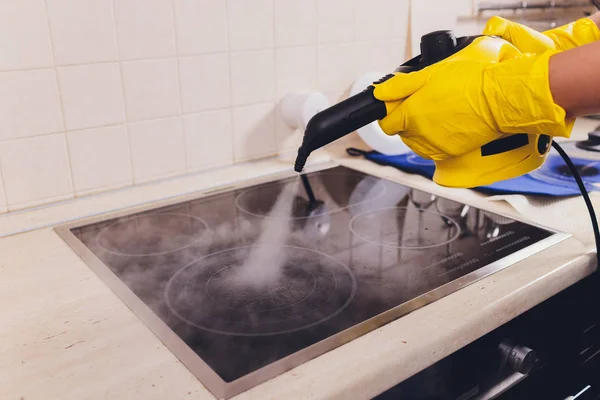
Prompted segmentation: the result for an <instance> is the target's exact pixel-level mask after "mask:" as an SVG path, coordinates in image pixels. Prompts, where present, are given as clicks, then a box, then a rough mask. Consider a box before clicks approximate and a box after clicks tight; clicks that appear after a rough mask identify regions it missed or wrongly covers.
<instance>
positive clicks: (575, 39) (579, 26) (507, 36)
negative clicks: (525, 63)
mask: <svg viewBox="0 0 600 400" xmlns="http://www.w3.org/2000/svg"><path fill="white" fill-rule="evenodd" d="M483 34H484V35H492V36H499V37H501V38H503V39H504V40H507V41H508V42H510V43H512V44H513V45H515V46H516V47H517V48H518V49H519V50H521V51H522V52H524V53H535V54H541V53H543V52H544V51H546V50H560V51H564V50H568V49H572V48H574V47H579V46H583V45H585V44H588V43H592V42H594V41H596V40H600V29H599V28H598V25H596V23H595V22H594V21H592V20H591V19H590V18H581V19H579V20H577V21H575V22H572V23H570V24H567V25H563V26H561V27H558V28H555V29H551V30H548V31H545V32H538V31H536V30H534V29H531V28H529V27H527V26H525V25H521V24H518V23H516V22H512V21H509V20H506V19H504V18H502V17H497V16H496V17H492V18H490V19H489V21H488V22H487V24H486V26H485V28H484V30H483Z"/></svg>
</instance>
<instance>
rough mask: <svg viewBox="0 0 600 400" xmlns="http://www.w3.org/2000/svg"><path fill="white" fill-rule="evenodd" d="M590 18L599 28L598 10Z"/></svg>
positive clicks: (599, 15)
mask: <svg viewBox="0 0 600 400" xmlns="http://www.w3.org/2000/svg"><path fill="white" fill-rule="evenodd" d="M590 19H591V20H592V21H594V22H595V23H596V25H598V28H600V12H597V13H596V14H594V15H592V16H591V17H590Z"/></svg>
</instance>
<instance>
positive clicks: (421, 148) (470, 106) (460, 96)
mask: <svg viewBox="0 0 600 400" xmlns="http://www.w3.org/2000/svg"><path fill="white" fill-rule="evenodd" d="M477 40H483V41H484V42H480V43H478V42H474V43H473V44H471V45H470V46H469V47H468V48H467V49H465V50H462V51H461V52H459V53H457V54H456V55H454V56H452V57H450V58H448V59H446V60H444V61H441V62H439V63H437V64H434V65H432V66H429V67H427V68H425V69H423V70H421V71H418V72H412V73H408V74H405V73H397V74H396V75H395V76H394V77H393V78H391V79H389V80H387V81H385V82H383V83H381V84H376V85H375V90H374V96H375V97H376V98H377V99H379V100H382V101H384V102H386V106H387V108H388V115H387V116H386V117H385V118H384V119H382V120H381V121H379V124H380V126H381V128H382V130H383V131H384V132H385V133H387V134H389V135H392V134H399V135H400V137H401V138H402V140H403V141H404V142H405V143H406V145H407V146H409V147H410V148H411V149H412V150H413V151H414V152H415V153H417V154H419V155H420V156H421V157H424V158H428V159H432V160H445V159H447V158H449V157H454V156H458V155H461V154H465V153H468V152H470V151H472V150H475V149H477V148H479V147H481V146H482V145H484V144H486V143H489V142H490V141H492V140H495V139H498V138H499V137H501V136H502V135H503V134H510V133H530V134H535V135H540V134H547V135H550V136H562V137H569V136H570V132H571V130H572V126H573V124H572V123H571V122H567V121H566V120H565V118H566V113H565V111H564V110H563V109H562V108H561V107H560V106H558V105H556V104H555V103H554V101H553V99H552V94H551V92H550V87H549V86H550V84H549V78H548V63H549V58H550V57H551V56H552V55H553V54H555V53H556V51H547V52H545V53H543V54H541V55H534V54H523V53H520V52H519V51H518V50H517V49H516V48H514V47H512V46H510V45H508V46H509V47H504V48H503V50H502V51H501V52H499V53H498V56H497V58H498V59H497V61H490V60H489V59H488V60H487V61H481V58H479V59H478V58H477V55H478V54H483V52H482V49H483V50H484V45H483V44H485V43H488V42H485V41H486V40H487V41H490V42H491V41H494V40H495V41H500V39H494V38H480V39H477ZM502 42H503V41H502ZM504 43H505V42H504ZM481 57H483V56H481ZM488 58H489V57H488Z"/></svg>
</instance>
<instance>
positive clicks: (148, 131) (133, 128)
mask: <svg viewBox="0 0 600 400" xmlns="http://www.w3.org/2000/svg"><path fill="white" fill-rule="evenodd" d="M129 138H130V141H131V157H132V162H133V178H134V181H135V182H136V183H140V182H146V181H149V180H154V179H160V178H166V177H169V176H173V175H178V174H182V173H184V172H185V148H184V137H183V128H182V123H181V118H180V117H176V118H168V119H158V120H153V121H144V122H138V123H132V124H129Z"/></svg>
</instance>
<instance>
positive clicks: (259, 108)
mask: <svg viewBox="0 0 600 400" xmlns="http://www.w3.org/2000/svg"><path fill="white" fill-rule="evenodd" d="M274 113H275V108H274V104H272V103H264V104H255V105H251V106H245V107H236V108H234V109H233V148H234V151H233V154H234V157H235V161H237V162H241V161H247V160H253V159H256V158H260V157H266V156H269V155H273V154H275V153H276V152H277V137H276V135H275V115H274Z"/></svg>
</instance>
